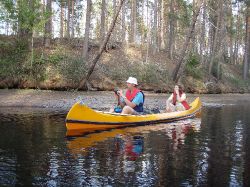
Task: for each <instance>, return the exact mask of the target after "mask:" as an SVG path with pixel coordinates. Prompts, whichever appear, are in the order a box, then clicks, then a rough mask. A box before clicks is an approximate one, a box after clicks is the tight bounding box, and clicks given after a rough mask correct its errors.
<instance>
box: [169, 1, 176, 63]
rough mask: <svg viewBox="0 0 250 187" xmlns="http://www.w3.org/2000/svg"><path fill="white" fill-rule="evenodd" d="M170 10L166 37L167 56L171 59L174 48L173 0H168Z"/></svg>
mask: <svg viewBox="0 0 250 187" xmlns="http://www.w3.org/2000/svg"><path fill="white" fill-rule="evenodd" d="M169 8H170V11H169V14H170V15H169V37H168V57H169V58H170V59H173V50H174V32H175V31H174V30H175V28H174V19H175V18H174V0H170V7H169Z"/></svg>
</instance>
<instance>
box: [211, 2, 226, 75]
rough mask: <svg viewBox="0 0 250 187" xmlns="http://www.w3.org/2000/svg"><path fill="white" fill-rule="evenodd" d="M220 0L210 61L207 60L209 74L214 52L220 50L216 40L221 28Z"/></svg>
mask: <svg viewBox="0 0 250 187" xmlns="http://www.w3.org/2000/svg"><path fill="white" fill-rule="evenodd" d="M222 4H223V2H222V0H219V5H220V6H218V8H217V12H216V14H217V17H216V24H215V25H213V26H215V33H214V37H213V45H212V52H211V54H210V61H209V69H208V73H209V74H210V75H211V74H212V69H213V65H214V60H215V56H216V52H217V51H219V50H220V48H219V45H220V42H218V39H219V36H218V35H219V30H220V29H221V18H222V15H221V12H222V10H221V7H222Z"/></svg>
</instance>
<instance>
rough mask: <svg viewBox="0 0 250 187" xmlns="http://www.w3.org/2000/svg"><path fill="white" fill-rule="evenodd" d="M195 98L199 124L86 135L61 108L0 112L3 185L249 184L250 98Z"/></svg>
mask: <svg viewBox="0 0 250 187" xmlns="http://www.w3.org/2000/svg"><path fill="white" fill-rule="evenodd" d="M190 97H191V98H194V97H196V95H190ZM200 97H201V100H202V101H203V108H202V113H201V117H200V118H195V119H188V120H184V121H179V122H176V123H169V124H158V125H149V126H140V127H134V128H131V127H130V128H124V129H116V130H115V129H114V130H110V131H103V132H98V133H90V134H87V135H83V136H66V134H67V131H66V128H65V122H64V120H65V116H66V111H65V110H47V109H46V110H45V109H44V108H39V107H36V108H34V107H8V106H5V107H0V121H1V130H0V186H20V185H23V186H31V185H34V186H248V185H249V184H250V172H249V171H250V126H249V124H250V115H249V111H250V101H249V97H248V96H246V95H240V94H239V95H224V96H220V95H211V96H209V95H204V96H203V95H201V96H200ZM153 98H154V99H155V100H160V99H159V98H158V97H157V96H153ZM160 98H162V96H160ZM156 105H157V103H156ZM100 108H102V106H100ZM104 108H105V107H104Z"/></svg>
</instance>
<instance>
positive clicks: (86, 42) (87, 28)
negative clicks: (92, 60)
mask: <svg viewBox="0 0 250 187" xmlns="http://www.w3.org/2000/svg"><path fill="white" fill-rule="evenodd" d="M91 8H92V2H91V0H87V12H86V22H85V33H84V44H83V58H84V59H85V60H86V61H87V60H88V47H89V31H90V19H91Z"/></svg>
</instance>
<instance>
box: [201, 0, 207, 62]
mask: <svg viewBox="0 0 250 187" xmlns="http://www.w3.org/2000/svg"><path fill="white" fill-rule="evenodd" d="M202 10H203V14H202V25H201V41H200V45H201V51H200V55H201V64H202V65H205V58H204V56H205V55H206V49H205V47H206V40H205V38H206V17H207V16H206V14H207V11H206V0H204V2H203V7H202Z"/></svg>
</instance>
